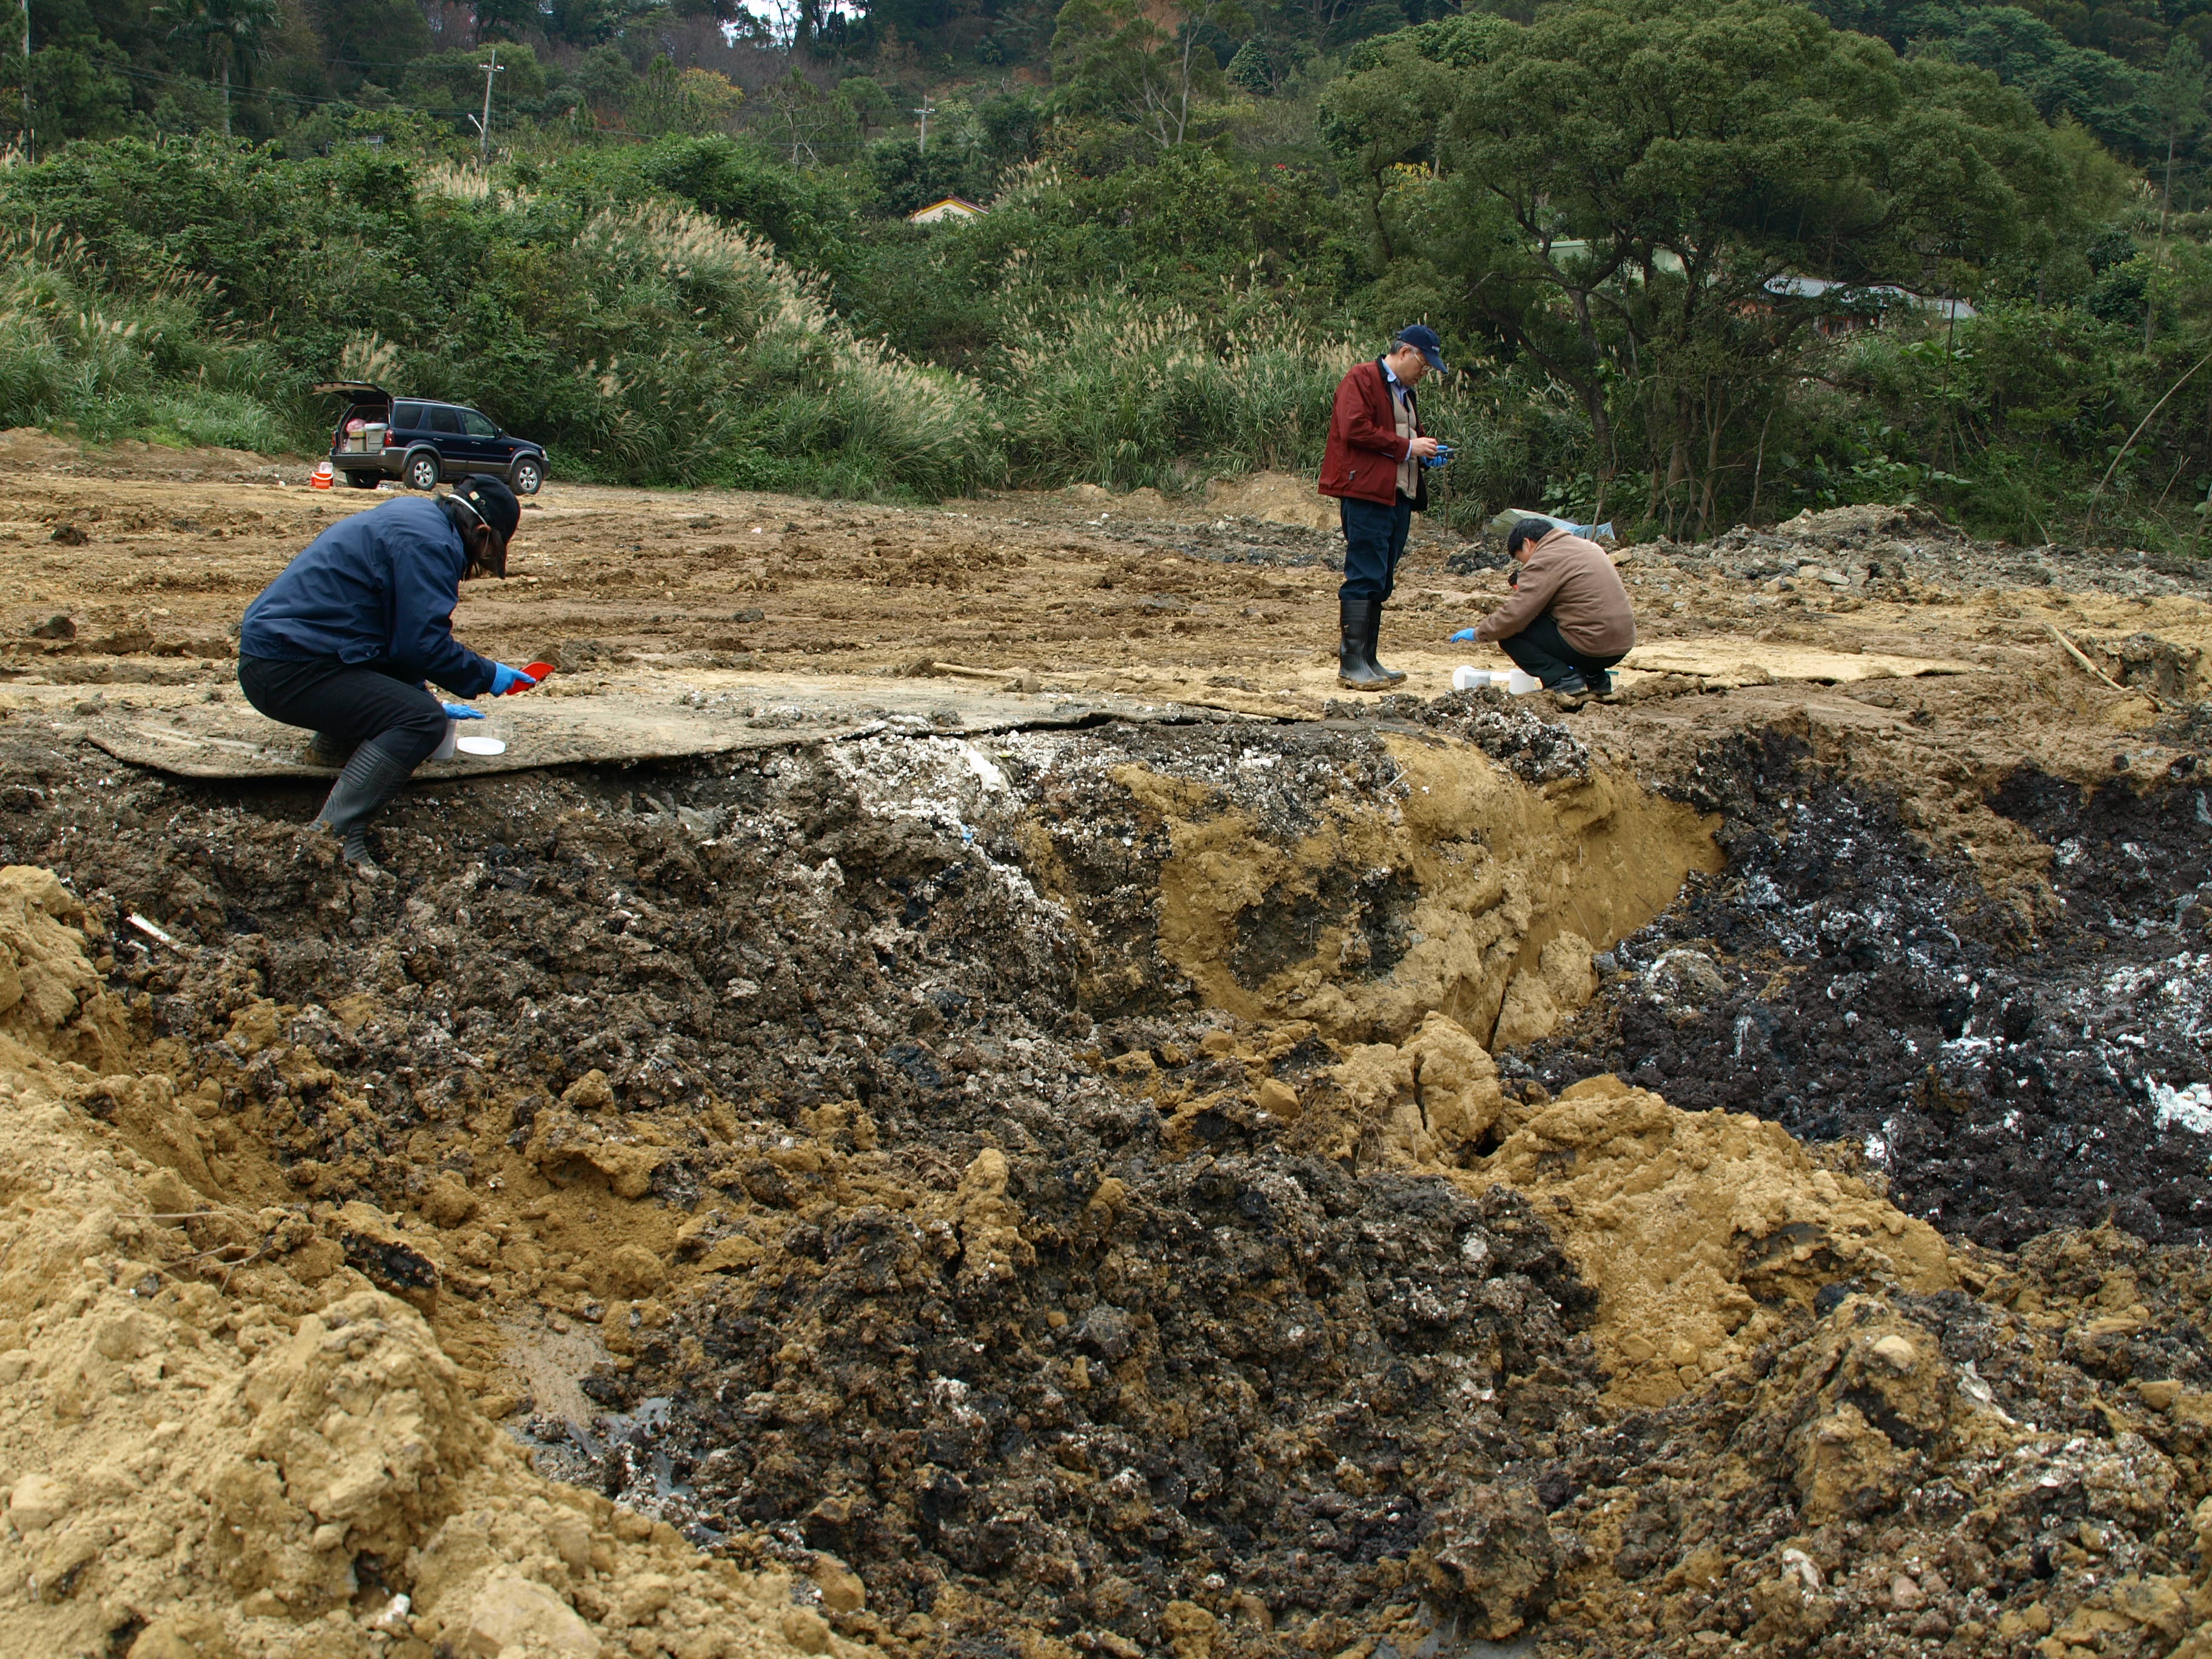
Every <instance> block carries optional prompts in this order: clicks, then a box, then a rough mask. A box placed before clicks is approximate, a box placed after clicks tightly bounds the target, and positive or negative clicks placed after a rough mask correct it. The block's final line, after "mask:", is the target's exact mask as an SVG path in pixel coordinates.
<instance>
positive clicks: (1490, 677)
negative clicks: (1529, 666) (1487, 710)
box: [1452, 668, 1543, 697]
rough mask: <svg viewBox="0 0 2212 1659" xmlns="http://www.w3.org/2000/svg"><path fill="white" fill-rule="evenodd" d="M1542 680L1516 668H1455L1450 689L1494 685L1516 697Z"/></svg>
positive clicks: (1522, 694) (1528, 690) (1471, 688)
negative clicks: (1504, 670)
mask: <svg viewBox="0 0 2212 1659" xmlns="http://www.w3.org/2000/svg"><path fill="white" fill-rule="evenodd" d="M1541 684H1543V682H1542V681H1541V680H1540V679H1538V678H1536V677H1535V676H1534V674H1528V673H1524V672H1522V671H1521V670H1520V669H1518V668H1516V669H1513V670H1511V671H1509V672H1501V671H1494V670H1492V669H1488V668H1455V669H1454V670H1452V690H1455V691H1472V690H1474V689H1475V688H1476V687H1478V686H1484V685H1494V686H1496V687H1498V689H1499V690H1502V691H1509V692H1510V693H1512V695H1513V696H1516V697H1525V696H1528V694H1529V693H1530V692H1531V691H1534V690H1536V688H1537V687H1538V686H1540V685H1541Z"/></svg>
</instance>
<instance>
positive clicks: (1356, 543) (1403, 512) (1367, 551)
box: [1336, 495, 1413, 605]
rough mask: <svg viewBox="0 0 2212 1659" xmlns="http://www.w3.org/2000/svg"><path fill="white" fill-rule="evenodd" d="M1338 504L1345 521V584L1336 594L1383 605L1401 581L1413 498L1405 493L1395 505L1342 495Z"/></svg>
mask: <svg viewBox="0 0 2212 1659" xmlns="http://www.w3.org/2000/svg"><path fill="white" fill-rule="evenodd" d="M1337 507H1338V509H1339V513H1340V516H1341V518H1342V520H1343V523H1344V583H1343V586H1340V587H1339V588H1338V589H1337V590H1336V596H1337V598H1339V599H1372V600H1374V601H1375V602H1376V604H1377V605H1380V604H1381V603H1382V602H1383V600H1385V599H1389V597H1390V590H1391V588H1392V587H1393V586H1395V584H1396V582H1397V580H1398V559H1399V556H1400V555H1401V554H1402V553H1404V552H1405V550H1406V532H1407V531H1409V530H1411V529H1412V528H1413V500H1412V498H1411V497H1409V496H1407V495H1400V496H1399V497H1398V501H1397V504H1396V505H1395V507H1385V506H1383V504H1382V503H1381V502H1380V501H1355V500H1353V499H1352V497H1351V496H1349V495H1340V496H1339V497H1338V498H1337Z"/></svg>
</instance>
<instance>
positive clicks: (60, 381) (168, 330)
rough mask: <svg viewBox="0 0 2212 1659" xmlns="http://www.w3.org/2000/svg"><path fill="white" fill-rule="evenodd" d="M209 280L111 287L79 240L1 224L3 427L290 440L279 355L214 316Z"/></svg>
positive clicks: (260, 445)
mask: <svg viewBox="0 0 2212 1659" xmlns="http://www.w3.org/2000/svg"><path fill="white" fill-rule="evenodd" d="M205 299H206V293H205V286H204V283H197V282H194V281H191V280H189V279H186V278H182V277H173V278H171V279H169V280H168V281H166V282H164V283H160V284H158V285H156V286H154V287H152V288H150V289H147V290H146V291H144V292H143V293H140V294H138V295H135V296H131V297H125V296H122V295H117V294H114V293H112V292H109V291H107V290H106V288H105V287H104V286H103V284H102V283H101V282H100V272H99V270H98V269H97V267H96V266H95V265H94V264H93V262H92V261H91V260H90V258H88V255H87V253H86V251H85V248H84V245H83V243H82V241H80V240H77V239H76V238H75V237H73V236H70V235H68V234H65V233H64V232H62V231H60V230H58V229H55V228H49V227H40V226H33V227H28V228H23V229H19V230H15V231H9V232H0V426H40V427H46V428H50V429H52V430H55V431H60V432H67V433H72V434H75V435H78V436H82V437H84V438H87V439H90V440H93V441H105V440H111V439H114V438H118V437H123V436H136V437H144V438H149V439H152V440H155V441H162V442H169V443H176V444H190V445H215V446H220V447H226V448H234V449H256V450H270V449H281V448H283V447H285V441H286V439H287V437H288V433H287V431H286V422H284V421H283V419H281V418H280V417H279V416H277V415H276V413H275V412H274V410H272V409H271V407H270V402H269V400H268V397H267V393H268V390H269V385H270V381H271V380H272V378H274V377H275V376H276V370H277V365H276V362H275V361H274V359H273V356H272V355H271V354H270V353H269V352H268V351H267V350H266V349H264V348H258V347H256V346H253V345H251V344H244V343H238V342H235V341H233V340H231V339H229V338H227V337H225V336H224V335H223V334H222V331H220V330H219V329H216V328H215V327H212V326H210V322H209V319H207V318H206V317H205V316H204V315H203V314H202V307H203V305H204V301H205Z"/></svg>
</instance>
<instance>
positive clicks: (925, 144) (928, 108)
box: [24, 35, 937, 155]
mask: <svg viewBox="0 0 2212 1659" xmlns="http://www.w3.org/2000/svg"><path fill="white" fill-rule="evenodd" d="M24 38H25V39H26V40H27V39H29V36H27V35H26V36H25V37H24ZM936 112H937V107H936V106H935V105H933V104H932V103H931V102H930V101H929V94H927V93H926V92H925V93H923V94H921V108H920V109H918V110H916V111H915V114H916V115H919V116H920V117H921V143H920V144H919V145H917V146H916V148H917V149H919V150H920V151H921V154H922V155H928V154H929V118H930V117H931V116H933V115H934V114H935V113H936Z"/></svg>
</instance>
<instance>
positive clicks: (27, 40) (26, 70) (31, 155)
mask: <svg viewBox="0 0 2212 1659" xmlns="http://www.w3.org/2000/svg"><path fill="white" fill-rule="evenodd" d="M23 152H24V155H26V156H27V158H28V159H29V160H31V161H37V160H38V159H39V142H38V140H37V138H36V137H33V134H32V132H31V0H23Z"/></svg>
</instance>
